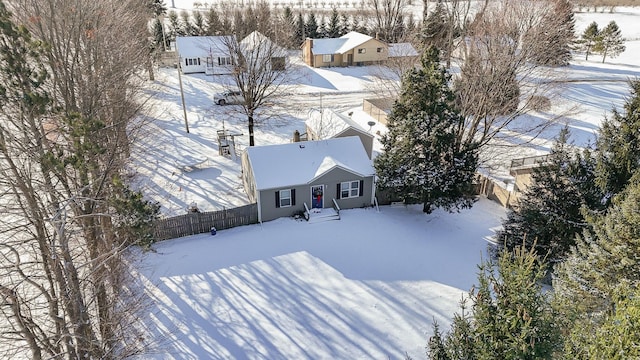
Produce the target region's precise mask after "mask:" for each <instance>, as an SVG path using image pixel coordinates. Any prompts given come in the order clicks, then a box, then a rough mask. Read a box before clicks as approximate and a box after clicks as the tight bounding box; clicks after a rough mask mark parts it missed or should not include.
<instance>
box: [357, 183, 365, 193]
mask: <svg viewBox="0 0 640 360" xmlns="http://www.w3.org/2000/svg"><path fill="white" fill-rule="evenodd" d="M362 194H364V180H360V194H358V196H362Z"/></svg>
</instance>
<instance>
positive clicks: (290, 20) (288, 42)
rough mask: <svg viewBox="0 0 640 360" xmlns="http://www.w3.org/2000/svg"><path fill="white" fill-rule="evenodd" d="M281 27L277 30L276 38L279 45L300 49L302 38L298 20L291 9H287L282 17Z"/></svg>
mask: <svg viewBox="0 0 640 360" xmlns="http://www.w3.org/2000/svg"><path fill="white" fill-rule="evenodd" d="M280 23H281V26H279V29H276V38H277V40H278V42H279V43H280V44H279V45H282V46H285V47H287V48H289V49H298V48H299V47H300V45H301V44H302V41H303V40H302V39H301V36H299V35H298V33H297V31H298V29H297V27H296V26H297V23H296V18H295V17H294V15H293V11H291V8H290V7H288V6H287V7H285V8H284V12H283V13H282V17H281V18H280Z"/></svg>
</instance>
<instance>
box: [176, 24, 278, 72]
mask: <svg viewBox="0 0 640 360" xmlns="http://www.w3.org/2000/svg"><path fill="white" fill-rule="evenodd" d="M233 41H235V40H234V39H233V37H231V36H230V35H228V36H178V37H176V51H177V53H178V59H179V61H180V68H181V69H182V73H183V74H190V73H205V74H207V75H218V74H231V73H232V72H233V71H234V68H235V66H234V65H235V64H233V58H232V56H231V55H229V49H230V48H231V49H233V48H234V47H235V46H239V49H240V51H241V52H242V54H243V56H244V57H245V59H244V61H252V58H253V57H255V56H257V57H255V58H254V59H253V61H258V62H259V64H258V65H261V64H262V63H263V60H262V59H264V58H265V57H267V56H268V57H270V61H269V66H271V68H272V69H274V70H284V68H285V65H286V59H287V52H286V50H285V49H283V48H281V47H279V46H278V45H275V44H274V43H273V42H271V40H269V38H267V37H266V36H264V35H262V34H261V33H259V32H257V31H254V32H252V33H251V34H249V35H248V36H247V37H245V38H244V39H242V40H241V41H240V42H239V43H238V44H234V43H233ZM234 52H235V51H234Z"/></svg>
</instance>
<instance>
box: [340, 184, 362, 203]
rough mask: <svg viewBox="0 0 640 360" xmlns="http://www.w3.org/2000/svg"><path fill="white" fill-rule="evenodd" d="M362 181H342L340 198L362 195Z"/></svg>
mask: <svg viewBox="0 0 640 360" xmlns="http://www.w3.org/2000/svg"><path fill="white" fill-rule="evenodd" d="M361 185H362V184H360V181H357V180H355V181H345V182H343V183H340V199H347V198H353V197H358V196H360V194H361V193H360V191H361V190H360V189H361Z"/></svg>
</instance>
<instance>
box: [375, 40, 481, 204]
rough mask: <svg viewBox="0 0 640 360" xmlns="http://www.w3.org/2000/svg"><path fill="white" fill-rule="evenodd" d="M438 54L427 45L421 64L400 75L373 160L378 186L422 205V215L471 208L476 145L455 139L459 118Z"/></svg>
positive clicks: (460, 124) (461, 124) (476, 160)
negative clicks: (396, 95) (378, 151)
mask: <svg viewBox="0 0 640 360" xmlns="http://www.w3.org/2000/svg"><path fill="white" fill-rule="evenodd" d="M438 56H439V52H438V49H437V48H435V47H430V48H429V49H427V50H426V51H425V53H424V54H423V56H422V67H421V68H419V69H412V70H410V71H408V72H407V73H405V76H404V77H403V80H402V92H401V95H400V98H399V99H398V100H397V101H396V103H395V104H394V106H393V109H392V111H391V115H390V116H389V119H388V128H389V132H388V133H387V134H385V135H384V136H383V138H382V144H383V146H384V152H383V153H382V154H381V155H379V156H378V157H377V158H376V160H375V167H376V170H377V174H378V176H379V185H380V187H381V188H386V189H388V190H391V191H393V192H395V193H396V194H397V195H398V196H399V197H401V198H402V200H403V201H404V202H405V203H407V204H412V203H423V211H424V212H426V213H430V212H431V211H433V210H434V209H435V208H437V207H442V208H444V209H446V210H449V211H451V210H453V209H460V208H467V207H470V206H471V205H472V204H473V201H474V196H473V181H474V173H475V170H476V167H477V162H478V156H477V148H476V147H475V146H474V145H473V144H472V145H470V146H468V147H463V146H462V145H461V144H460V143H459V142H458V141H457V139H456V131H457V130H458V129H459V127H460V126H463V123H464V121H463V118H462V117H461V116H460V114H459V112H458V111H457V110H456V108H455V106H454V94H453V92H452V90H451V89H450V88H449V78H450V75H449V74H448V73H447V72H446V70H445V69H444V68H443V67H442V66H440V64H439V62H438Z"/></svg>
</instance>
